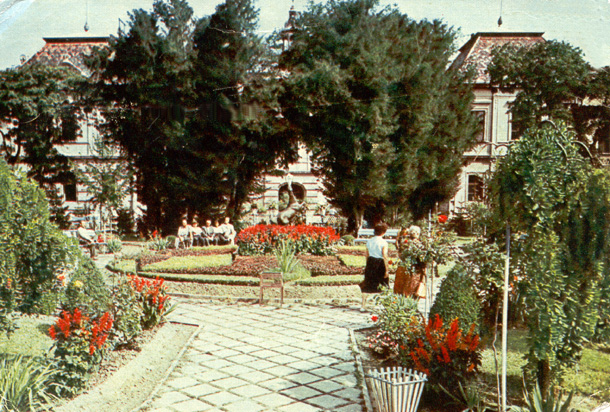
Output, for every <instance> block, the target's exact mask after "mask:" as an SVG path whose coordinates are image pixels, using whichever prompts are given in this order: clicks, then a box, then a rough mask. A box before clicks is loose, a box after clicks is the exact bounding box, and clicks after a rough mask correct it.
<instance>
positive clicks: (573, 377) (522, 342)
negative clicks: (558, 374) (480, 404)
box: [481, 330, 610, 411]
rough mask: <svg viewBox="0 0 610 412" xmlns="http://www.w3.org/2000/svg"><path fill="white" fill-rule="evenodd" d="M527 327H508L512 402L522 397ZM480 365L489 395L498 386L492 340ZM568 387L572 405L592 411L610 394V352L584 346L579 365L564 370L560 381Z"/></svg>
mask: <svg viewBox="0 0 610 412" xmlns="http://www.w3.org/2000/svg"><path fill="white" fill-rule="evenodd" d="M527 335H528V332H527V330H509V331H508V354H507V383H508V391H509V399H510V400H512V401H513V403H514V402H515V401H517V400H519V399H522V397H523V394H522V392H523V378H522V376H523V372H522V368H523V366H524V365H525V364H526V363H527V362H526V360H525V359H524V355H525V354H526V353H527V351H528V348H527ZM500 339H501V337H500V335H498V341H497V342H496V347H497V348H498V368H500V369H501V368H502V364H501V362H502V360H501V359H502V353H501V349H502V341H501V340H500ZM482 361H483V364H482V366H481V372H482V374H481V375H482V378H483V382H484V385H485V390H484V391H485V392H486V393H487V394H488V395H490V394H491V393H492V392H493V391H494V390H495V385H496V377H495V367H494V357H493V351H492V349H491V341H490V342H488V348H487V349H485V350H484V351H483V359H482ZM561 386H562V387H563V388H564V389H565V390H566V391H571V390H574V393H575V395H574V399H573V401H572V407H574V408H577V409H578V410H581V411H589V410H591V409H593V408H594V407H595V406H599V405H600V404H601V403H602V402H604V401H607V400H608V399H609V398H610V353H608V352H605V351H603V350H601V349H599V348H596V347H590V348H585V350H584V351H583V356H582V359H581V361H580V363H579V365H578V366H577V367H574V368H572V369H570V370H568V371H566V373H565V374H564V381H563V384H562V385H561Z"/></svg>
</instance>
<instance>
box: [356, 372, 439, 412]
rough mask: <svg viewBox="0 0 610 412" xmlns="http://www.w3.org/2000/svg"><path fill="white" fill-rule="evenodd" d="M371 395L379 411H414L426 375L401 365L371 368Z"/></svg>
mask: <svg viewBox="0 0 610 412" xmlns="http://www.w3.org/2000/svg"><path fill="white" fill-rule="evenodd" d="M367 377H369V378H371V381H372V384H373V385H372V386H373V395H374V396H375V402H376V403H377V409H378V410H379V411H380V412H415V411H417V407H418V406H419V400H420V398H421V394H422V392H423V390H424V383H425V382H426V381H427V379H426V375H425V374H423V373H420V372H417V371H414V370H411V369H405V368H402V367H393V368H382V369H380V370H371V371H369V373H368V374H367Z"/></svg>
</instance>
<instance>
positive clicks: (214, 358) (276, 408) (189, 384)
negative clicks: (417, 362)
mask: <svg viewBox="0 0 610 412" xmlns="http://www.w3.org/2000/svg"><path fill="white" fill-rule="evenodd" d="M175 300H176V301H177V303H178V306H177V308H176V310H175V311H174V312H173V313H172V314H171V320H172V321H174V322H180V323H187V324H194V325H199V326H202V328H201V330H200V332H199V334H198V335H197V336H196V337H195V338H194V339H193V340H192V342H191V344H190V345H189V346H188V347H187V348H186V350H185V352H184V354H183V356H182V357H181V358H180V359H179V360H178V361H177V363H176V366H175V368H174V369H173V371H172V372H171V374H170V375H169V377H168V378H167V380H166V381H165V382H163V383H162V384H161V385H160V386H159V388H158V391H157V393H156V396H155V397H154V398H153V399H152V400H151V401H150V402H149V403H148V407H147V410H150V411H171V412H191V411H192V412H196V411H202V412H203V411H205V412H212V411H223V412H231V411H240V412H257V411H265V412H292V411H295V412H308V411H311V412H320V411H350V412H362V411H364V410H365V407H364V401H363V395H362V393H361V390H360V386H359V384H358V379H357V378H356V366H355V358H354V354H353V353H352V349H351V341H350V333H349V329H358V328H362V327H366V326H370V325H371V323H370V313H368V312H364V313H363V312H360V311H359V310H358V308H336V307H330V306H307V305H301V304H295V305H285V306H284V307H282V308H277V307H274V306H260V305H258V304H244V303H237V304H224V303H219V302H202V301H199V302H197V301H195V300H188V299H182V298H178V299H175Z"/></svg>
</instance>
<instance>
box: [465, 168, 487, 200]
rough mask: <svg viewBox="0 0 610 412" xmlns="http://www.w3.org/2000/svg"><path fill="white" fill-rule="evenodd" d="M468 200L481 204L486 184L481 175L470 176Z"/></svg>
mask: <svg viewBox="0 0 610 412" xmlns="http://www.w3.org/2000/svg"><path fill="white" fill-rule="evenodd" d="M466 196H467V200H468V201H469V202H480V201H482V200H483V197H484V196H485V184H484V182H483V178H482V177H481V176H480V175H477V174H472V175H468V193H467V195H466Z"/></svg>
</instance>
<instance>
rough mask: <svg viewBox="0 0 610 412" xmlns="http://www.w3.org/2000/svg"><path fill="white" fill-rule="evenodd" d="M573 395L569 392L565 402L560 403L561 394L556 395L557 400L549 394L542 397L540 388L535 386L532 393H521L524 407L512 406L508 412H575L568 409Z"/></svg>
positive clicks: (526, 391) (572, 409)
mask: <svg viewBox="0 0 610 412" xmlns="http://www.w3.org/2000/svg"><path fill="white" fill-rule="evenodd" d="M573 394H574V393H573V392H570V394H569V395H568V397H567V399H566V400H565V402H562V401H561V398H562V394H561V393H560V394H559V395H557V398H555V395H554V394H551V393H547V394H546V395H544V396H543V394H542V392H541V391H540V387H539V386H538V384H536V386H535V387H534V390H533V392H529V391H528V390H527V389H525V390H524V391H523V397H524V398H525V404H526V406H525V407H519V406H513V407H512V408H511V409H510V410H511V411H514V412H575V411H576V409H574V408H570V403H571V402H572V395H573Z"/></svg>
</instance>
